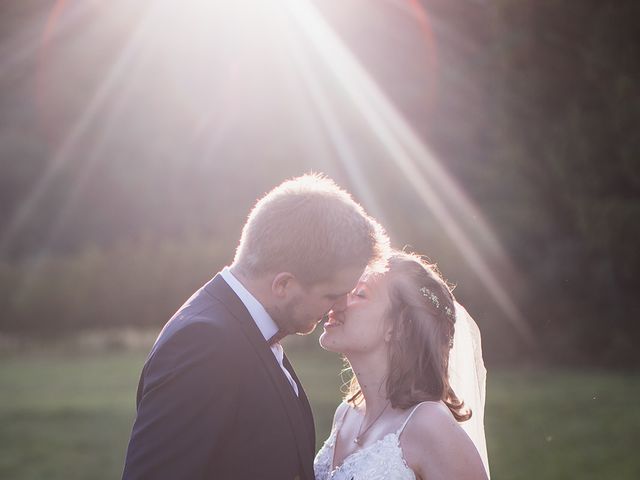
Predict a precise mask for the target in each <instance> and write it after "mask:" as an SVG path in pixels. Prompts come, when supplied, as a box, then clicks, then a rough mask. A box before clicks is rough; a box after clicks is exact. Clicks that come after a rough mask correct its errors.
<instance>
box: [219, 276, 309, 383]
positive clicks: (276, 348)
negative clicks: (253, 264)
mask: <svg viewBox="0 0 640 480" xmlns="http://www.w3.org/2000/svg"><path fill="white" fill-rule="evenodd" d="M220 275H222V278H224V281H225V282H227V284H228V285H229V286H230V287H231V289H232V290H233V291H234V292H235V294H236V295H237V296H238V298H240V301H241V302H242V303H243V304H244V306H245V307H247V310H248V311H249V314H250V315H251V318H253V321H254V322H256V326H257V327H258V330H260V333H262V336H263V337H264V340H265V342H268V341H269V339H270V338H271V337H273V336H274V335H275V334H276V333H277V332H278V326H277V325H276V322H274V321H273V319H272V318H271V315H269V314H268V313H267V311H266V310H265V309H264V307H263V306H262V304H261V303H260V302H259V301H258V300H257V299H256V297H254V296H253V295H252V294H251V292H249V290H247V289H246V288H245V287H244V285H242V283H240V280H238V279H237V278H236V277H234V275H233V273H231V270H230V269H229V267H224V268H223V269H222V271H221V272H220ZM271 351H272V352H273V355H274V357H276V361H277V362H278V365H280V368H281V369H282V372H283V373H284V374H285V376H286V377H287V380H289V383H290V384H291V387H292V388H293V390H294V391H295V392H296V395H298V385H297V384H296V381H295V380H294V379H293V377H292V376H291V373H289V370H287V369H286V368H285V366H284V363H283V359H284V350H283V348H282V345H280V343H274V344H273V345H272V346H271Z"/></svg>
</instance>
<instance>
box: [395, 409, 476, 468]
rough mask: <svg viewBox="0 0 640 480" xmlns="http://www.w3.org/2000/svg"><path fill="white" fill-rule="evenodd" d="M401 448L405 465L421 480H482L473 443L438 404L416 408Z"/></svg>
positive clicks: (404, 434)
mask: <svg viewBox="0 0 640 480" xmlns="http://www.w3.org/2000/svg"><path fill="white" fill-rule="evenodd" d="M401 445H402V450H403V454H404V456H405V459H406V461H407V464H408V465H409V466H410V467H411V468H412V469H413V470H414V471H415V472H416V473H418V474H419V476H420V477H421V478H425V477H428V478H434V479H436V478H438V479H439V478H465V479H466V478H475V479H478V478H485V477H483V476H481V475H482V474H483V473H484V467H482V461H481V460H480V456H479V455H478V452H477V450H476V448H475V446H474V444H473V442H472V441H471V439H470V438H469V436H468V435H467V434H466V432H465V431H464V430H463V429H462V427H461V426H460V424H459V423H458V422H457V421H456V419H455V418H454V416H453V415H452V413H451V412H450V411H449V409H448V408H447V406H446V405H444V404H443V403H441V402H427V403H424V404H422V405H420V406H419V407H418V408H417V409H416V411H415V412H414V414H413V415H412V417H411V419H410V421H409V422H408V424H407V426H406V427H405V429H404V431H403V433H402V436H401Z"/></svg>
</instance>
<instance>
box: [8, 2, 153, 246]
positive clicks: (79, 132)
mask: <svg viewBox="0 0 640 480" xmlns="http://www.w3.org/2000/svg"><path fill="white" fill-rule="evenodd" d="M155 8H156V9H157V8H159V4H156V5H155ZM151 19H152V17H150V16H149V15H147V16H146V17H144V19H143V21H142V22H141V24H140V25H139V26H138V28H137V29H136V31H135V32H134V34H133V35H132V39H131V40H130V41H129V42H128V44H127V45H126V46H125V48H124V49H123V51H122V52H121V54H120V55H119V57H118V59H117V60H116V62H115V64H114V65H113V67H111V69H110V71H109V74H108V75H107V76H106V77H105V79H104V80H103V81H102V82H101V84H100V85H99V86H98V88H97V90H96V92H95V93H94V95H93V97H92V98H91V101H90V102H89V103H88V105H87V107H86V108H85V110H84V111H83V112H82V113H81V115H80V116H79V118H78V119H77V120H76V122H75V123H74V124H73V126H72V127H71V128H70V132H69V134H68V135H67V136H66V137H65V139H64V141H63V142H62V145H61V146H60V147H59V148H58V150H57V151H56V153H55V155H54V156H53V158H52V160H51V161H50V162H49V163H48V164H47V167H46V169H45V171H44V172H43V173H42V175H41V176H40V178H39V179H38V180H37V181H36V183H35V185H34V187H33V188H32V189H31V191H30V192H29V194H28V195H27V197H26V199H25V200H24V201H23V202H22V204H21V205H20V207H19V208H18V209H17V210H16V212H15V213H14V215H13V217H12V218H11V220H10V221H9V223H8V226H7V228H6V229H5V231H4V232H3V233H2V237H0V252H2V251H5V249H6V248H7V246H8V245H9V244H10V242H11V241H12V240H13V238H14V237H15V235H17V234H18V233H19V231H20V229H21V228H22V227H23V226H24V225H25V224H26V223H27V222H28V221H29V218H30V217H31V215H32V213H33V212H34V210H35V209H36V207H37V206H38V203H39V202H40V201H41V200H42V198H43V196H44V194H45V193H46V192H47V188H48V186H49V184H50V183H51V181H52V180H53V179H54V178H55V176H56V175H57V174H58V173H59V172H60V171H61V170H62V169H63V168H64V166H65V165H66V164H67V163H68V162H69V160H70V159H71V158H72V155H73V152H74V151H75V149H76V148H77V146H78V144H79V143H80V141H81V140H82V138H83V136H84V135H85V134H86V133H87V132H88V130H89V127H90V125H91V123H92V122H93V120H94V119H95V118H96V116H97V114H98V113H99V112H100V111H101V110H102V109H103V108H104V106H105V105H106V104H107V102H108V101H109V100H110V99H111V97H112V94H113V92H114V90H115V87H116V85H117V82H118V81H119V80H120V78H121V76H122V74H123V72H124V71H125V68H126V66H128V65H130V64H131V61H132V59H133V58H134V56H135V55H136V53H137V50H136V49H137V48H138V45H139V43H140V40H141V39H142V38H143V37H144V35H145V34H146V32H147V29H148V28H149V23H150V21H151Z"/></svg>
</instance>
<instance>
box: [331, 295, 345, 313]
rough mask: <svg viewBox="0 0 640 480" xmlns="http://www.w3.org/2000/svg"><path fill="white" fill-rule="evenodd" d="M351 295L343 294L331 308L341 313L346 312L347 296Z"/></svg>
mask: <svg viewBox="0 0 640 480" xmlns="http://www.w3.org/2000/svg"><path fill="white" fill-rule="evenodd" d="M348 297H349V295H348V294H346V295H343V296H341V297H340V298H339V299H338V300H337V301H336V303H334V304H333V307H331V310H333V311H334V312H337V313H340V312H344V311H345V310H346V309H347V298H348Z"/></svg>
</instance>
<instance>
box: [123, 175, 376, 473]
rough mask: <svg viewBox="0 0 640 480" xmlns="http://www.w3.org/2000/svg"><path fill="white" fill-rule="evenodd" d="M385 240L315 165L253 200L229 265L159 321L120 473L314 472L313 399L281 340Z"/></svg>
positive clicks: (310, 321) (309, 319)
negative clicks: (315, 172) (318, 173)
mask: <svg viewBox="0 0 640 480" xmlns="http://www.w3.org/2000/svg"><path fill="white" fill-rule="evenodd" d="M387 246H388V239H387V237H386V235H385V233H384V231H383V230H382V228H381V227H380V226H379V225H378V224H377V223H376V222H375V220H373V219H372V218H370V217H369V216H367V215H366V214H365V213H364V211H363V210H362V208H361V207H360V206H359V205H358V204H356V203H355V202H354V201H353V200H352V199H351V197H350V196H349V195H348V194H347V193H346V192H345V191H343V190H341V189H340V188H339V187H337V186H336V185H335V183H333V181H331V180H329V179H327V178H323V177H320V176H316V175H305V176H302V177H298V178H295V179H292V180H289V181H285V182H284V183H282V184H281V185H279V186H278V187H276V188H275V189H273V190H272V191H271V192H269V193H268V194H267V195H266V196H264V197H263V198H262V199H261V200H259V201H258V203H257V204H256V205H255V207H254V208H253V210H252V211H251V214H250V215H249V218H248V220H247V223H246V224H245V226H244V228H243V231H242V237H241V239H240V244H239V246H238V248H237V251H236V256H235V259H234V262H233V264H232V265H231V266H230V267H225V268H224V269H223V270H222V272H220V273H218V274H217V275H216V276H215V277H214V278H213V279H212V280H210V281H209V282H208V283H207V284H205V285H204V286H203V287H202V288H201V289H200V290H198V291H197V292H196V293H194V294H193V296H192V297H191V298H190V299H189V300H187V302H186V303H185V304H184V305H183V306H182V307H181V308H180V310H178V312H177V313H176V314H175V315H174V316H173V317H172V318H171V319H170V320H169V322H167V324H166V325H165V327H164V328H163V330H162V332H161V333H160V335H159V337H158V339H157V340H156V343H155V345H154V346H153V348H152V349H151V353H150V354H149V357H148V359H147V361H146V363H145V365H144V368H143V370H142V375H141V377H140V382H139V385H138V395H137V407H138V410H137V417H136V420H135V423H134V426H133V431H132V433H131V439H130V442H129V448H128V450H127V457H126V462H125V467H124V473H123V479H125V480H142V479H149V480H150V479H153V480H163V479H166V480H191V479H216V480H227V479H228V480H231V479H233V480H243V479H247V480H248V479H266V480H271V479H273V480H294V479H297V480H303V479H304V480H313V478H314V475H313V456H314V453H315V433H314V425H313V417H312V414H311V408H310V406H309V401H308V400H307V396H306V395H305V392H304V390H303V388H302V385H301V383H300V381H299V380H298V377H297V376H296V374H295V372H294V371H293V368H292V367H291V364H290V363H289V361H288V359H287V357H286V356H285V355H284V352H283V350H282V346H281V345H280V343H278V341H279V339H281V338H283V337H284V336H286V335H289V334H294V333H301V334H305V333H310V332H311V331H313V329H314V328H315V326H316V324H317V322H318V321H319V320H320V319H321V317H322V316H323V315H324V314H325V313H326V312H328V311H329V310H331V309H332V308H333V307H334V305H339V304H341V303H343V302H345V299H346V294H347V293H348V292H349V291H351V289H352V288H353V287H354V286H355V284H356V282H357V280H358V278H359V277H360V274H361V273H362V271H363V269H364V268H365V266H366V265H367V264H370V263H371V262H375V261H376V260H380V259H381V258H382V257H383V255H384V251H385V249H386V247H387Z"/></svg>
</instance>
